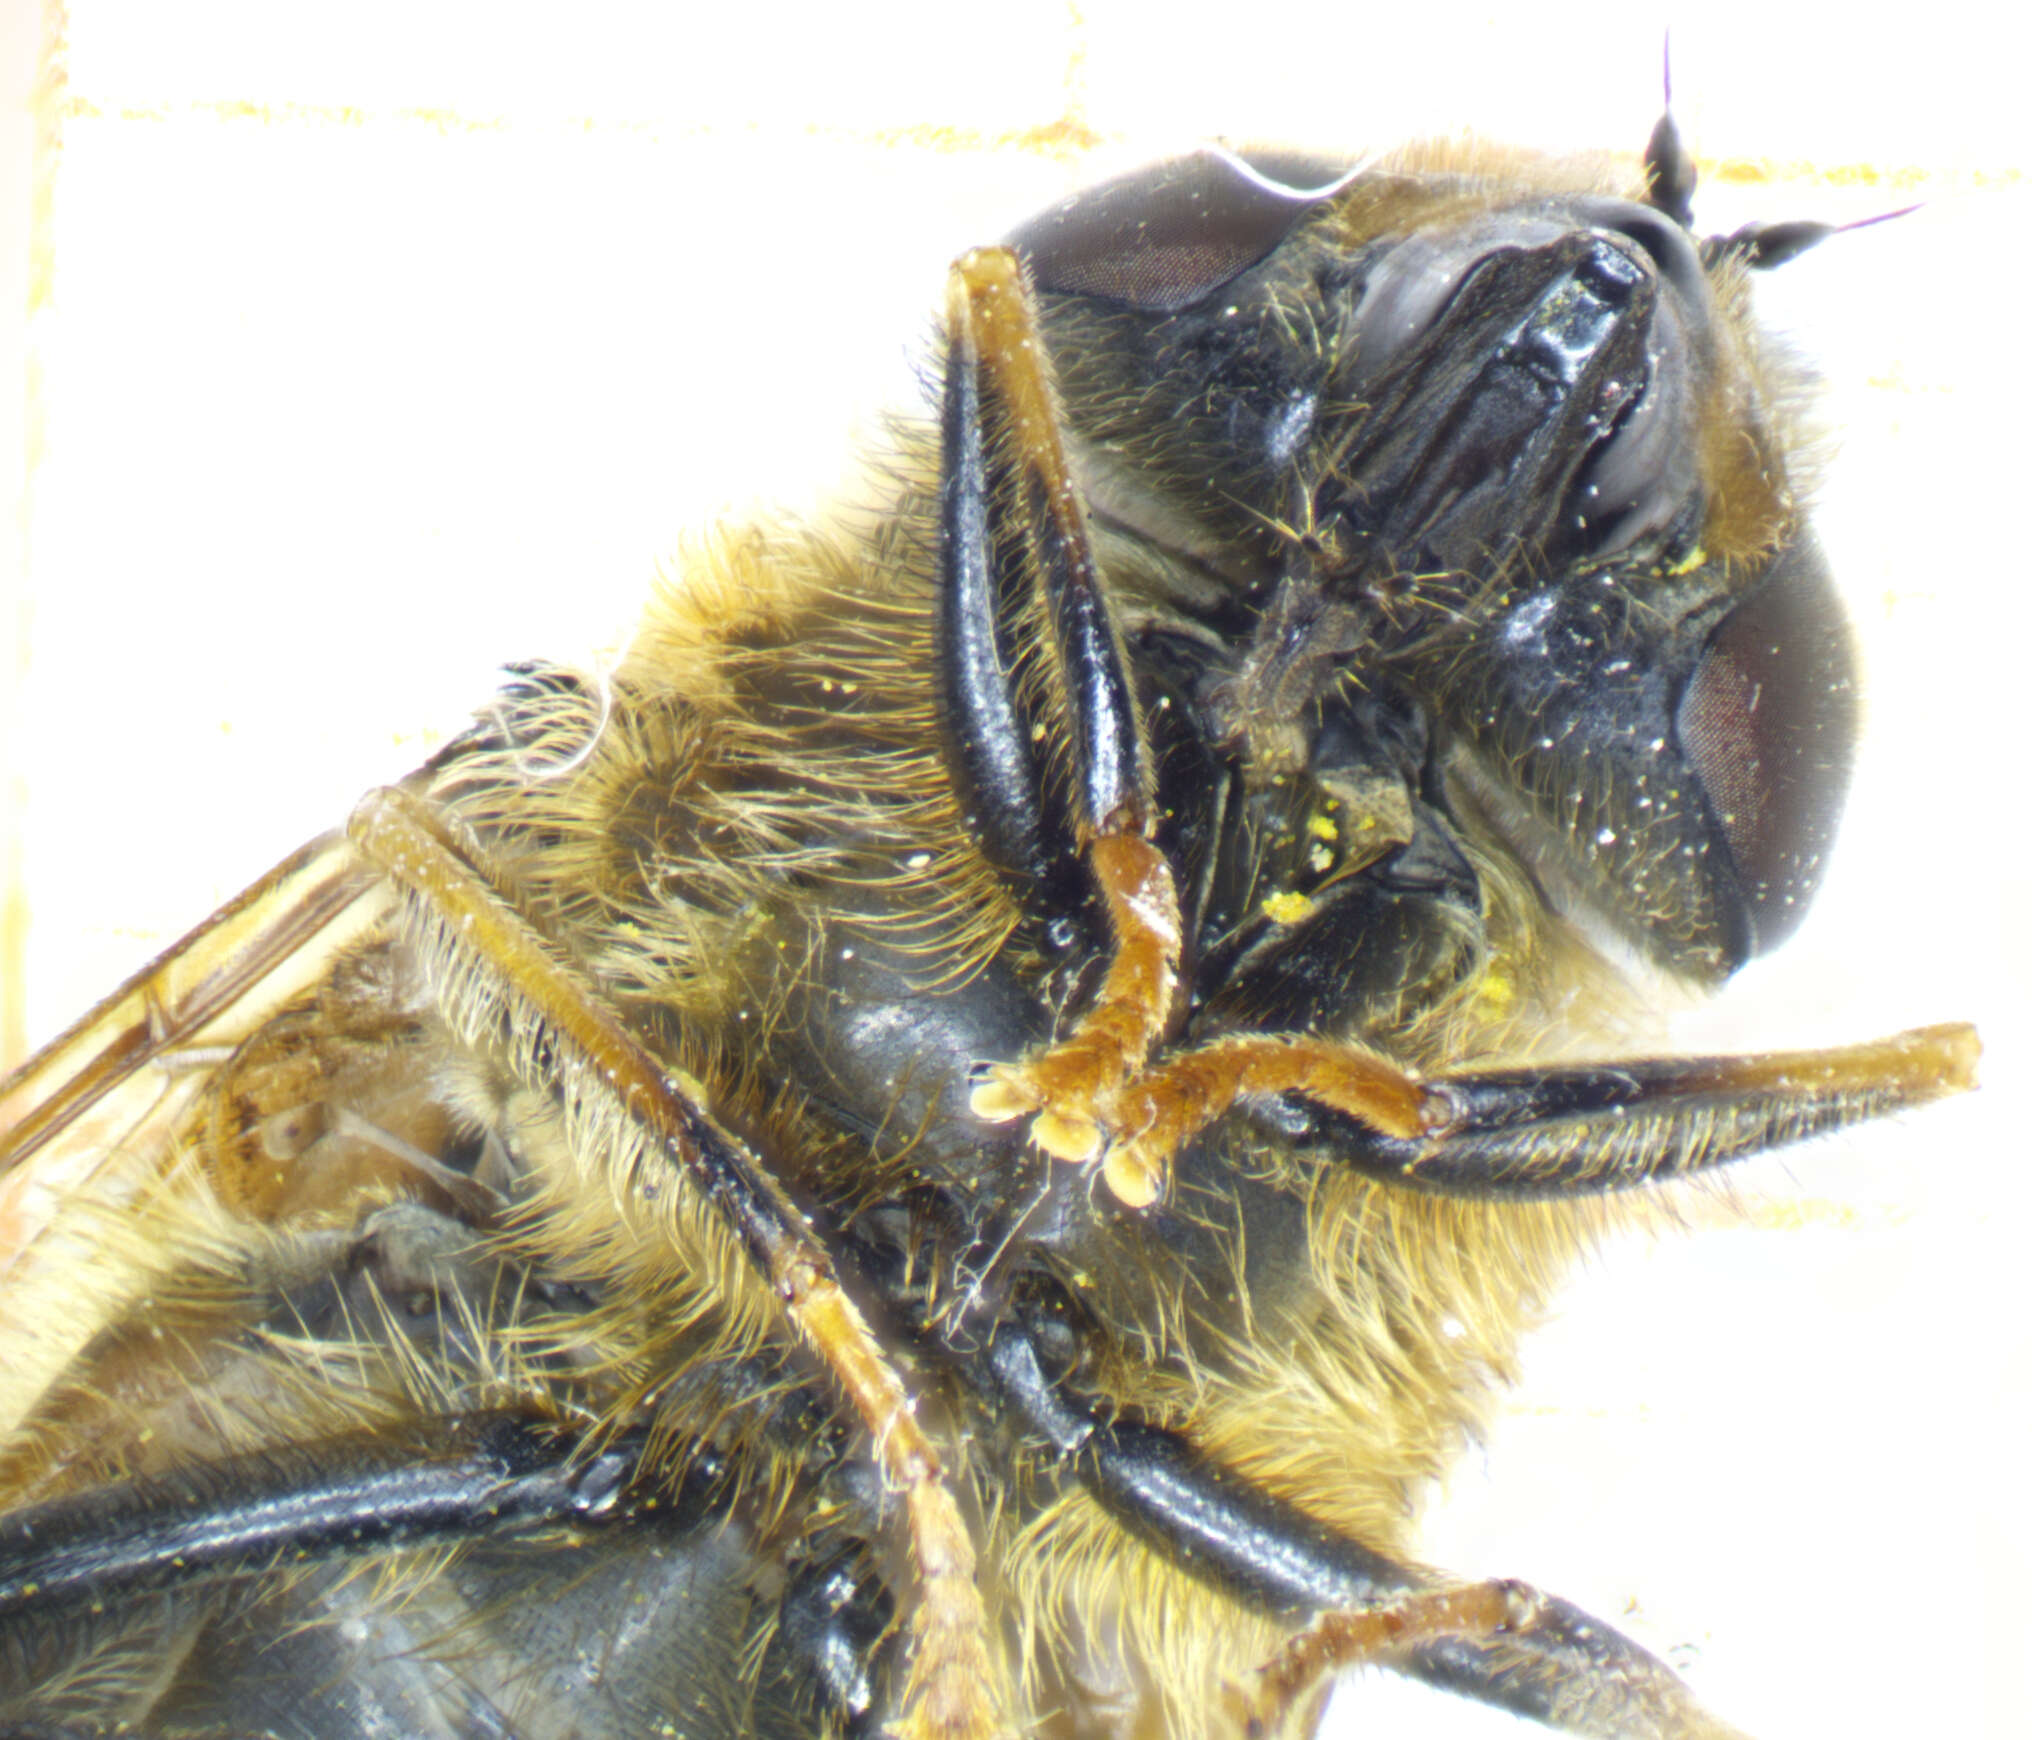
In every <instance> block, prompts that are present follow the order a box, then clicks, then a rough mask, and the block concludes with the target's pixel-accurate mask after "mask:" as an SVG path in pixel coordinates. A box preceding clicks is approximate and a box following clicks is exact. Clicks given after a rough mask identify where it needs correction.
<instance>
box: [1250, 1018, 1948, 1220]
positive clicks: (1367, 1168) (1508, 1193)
mask: <svg viewBox="0 0 2032 1740" xmlns="http://www.w3.org/2000/svg"><path fill="white" fill-rule="evenodd" d="M1979 1049H1980V1048H1979V1047H1978V1045H1977V1042H1976V1038H1975V1034H1974V1032H1973V1031H1972V1030H1971V1029H1969V1028H1967V1027H1963V1026H1958V1025H1946V1026H1941V1027H1927V1028H1919V1029H1915V1030H1914V1031H1913V1032H1910V1033H1901V1034H1897V1035H1895V1036H1893V1037H1892V1038H1889V1039H1881V1040H1874V1041H1871V1042H1869V1043H1867V1044H1863V1045H1854V1046H1846V1047H1842V1048H1841V1049H1839V1050H1830V1051H1819V1052H1789V1053H1776V1054H1771V1055H1766V1056H1745V1057H1692V1058H1652V1059H1642V1060H1634V1061H1631V1062H1627V1063H1612V1064H1594V1065H1586V1066H1581V1067H1575V1068H1567V1069H1548V1070H1533V1069H1520V1070H1501V1071H1495V1070H1492V1071H1485V1072H1477V1073H1475V1074H1471V1075H1467V1074H1464V1075H1455V1076H1438V1077H1434V1078H1433V1079H1432V1080H1430V1081H1428V1082H1427V1083H1426V1084H1425V1090H1426V1094H1427V1098H1428V1104H1427V1108H1426V1111H1425V1120H1426V1125H1427V1129H1426V1133H1424V1134H1422V1135H1419V1136H1413V1137H1398V1136H1389V1135H1385V1134H1383V1133H1381V1132H1379V1131H1377V1130H1375V1129H1374V1128H1372V1127H1370V1126H1369V1125H1367V1124H1365V1123H1363V1122H1362V1121H1361V1120H1359V1119H1358V1118H1355V1117H1352V1116H1350V1115H1349V1114H1347V1113H1346V1112H1343V1111H1337V1110H1335V1109H1333V1108H1332V1107H1328V1106H1324V1105H1321V1104H1319V1103H1317V1102H1315V1101H1312V1100H1310V1099H1305V1098H1302V1097H1301V1096H1299V1095H1296V1094H1286V1095H1282V1096H1280V1097H1279V1099H1278V1102H1277V1111H1278V1113H1280V1114H1281V1115H1282V1118H1281V1127H1282V1128H1283V1129H1284V1130H1285V1131H1286V1133H1287V1134H1289V1135H1290V1136H1291V1137H1292V1138H1293V1139H1294V1140H1296V1141H1299V1142H1301V1143H1306V1144H1311V1145H1318V1146H1323V1147H1325V1148H1327V1149H1329V1150H1330V1151H1331V1152H1332V1153H1333V1155H1334V1156H1335V1158H1336V1159H1338V1160H1340V1161H1342V1162H1344V1163H1345V1164H1347V1165H1349V1166H1352V1167H1354V1168H1355V1169H1356V1170H1358V1171H1361V1172H1365V1173H1368V1174H1369V1175H1371V1176H1372V1177H1375V1178H1379V1179H1382V1180H1384V1181H1386V1182H1388V1183H1392V1184H1409V1185H1414V1186H1417V1187H1419V1188H1421V1189H1426V1190H1434V1191H1439V1192H1441V1193H1443V1194H1445V1195H1450V1196H1481V1197H1496V1198H1504V1199H1509V1200H1530V1199H1534V1198H1546V1197H1564V1196H1588V1195H1596V1194H1599V1193H1602V1192H1605V1191H1611V1190H1623V1189H1627V1188H1629V1187H1631V1186H1633V1185H1640V1184H1651V1183H1656V1182H1659V1181H1661V1180H1664V1179H1668V1178H1674V1177H1678V1176H1680V1175H1681V1174H1684V1173H1689V1172H1696V1171H1700V1170H1702V1169H1704V1168H1706V1167H1710V1166H1718V1165H1722V1164H1724V1163H1726V1162H1728V1161H1731V1160H1740V1159H1743V1158H1745V1157H1746V1156H1748V1155H1752V1154H1761V1153H1764V1152H1766V1151H1767V1150H1769V1149H1772V1148H1779V1147H1784V1146H1786V1145H1787V1144H1790V1143H1793V1142H1798V1141H1802V1140H1804V1139H1805V1138H1806V1137H1808V1136H1813V1135H1818V1134H1820V1133H1821V1132H1823V1131H1827V1130H1833V1129H1839V1128H1841V1127H1843V1126H1845V1125H1848V1124H1854V1123H1860V1122H1863V1121H1864V1120H1866V1119H1870V1118H1878V1117H1882V1116H1884V1115H1885V1114H1886V1113H1887V1112H1890V1111H1894V1110H1897V1109H1899V1108H1902V1107H1904V1106H1909V1105H1917V1104H1920V1103H1922V1102H1924V1101H1926V1100H1931V1099H1937V1098H1939V1097H1941V1096H1942V1095H1944V1094H1949V1093H1956V1092H1960V1091H1961V1090H1962V1089H1964V1088H1966V1087H1969V1086H1971V1085H1973V1082H1974V1078H1975V1065H1976V1060H1977V1056H1978V1054H1979Z"/></svg>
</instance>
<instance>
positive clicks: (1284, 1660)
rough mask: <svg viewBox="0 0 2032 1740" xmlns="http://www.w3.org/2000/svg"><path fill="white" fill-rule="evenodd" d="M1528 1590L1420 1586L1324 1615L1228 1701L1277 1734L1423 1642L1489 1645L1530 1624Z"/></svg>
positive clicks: (1249, 1728)
mask: <svg viewBox="0 0 2032 1740" xmlns="http://www.w3.org/2000/svg"><path fill="white" fill-rule="evenodd" d="M1530 1605H1531V1598H1530V1596H1529V1594H1528V1592H1526V1591H1524V1590H1522V1589H1521V1588H1520V1587H1518V1586H1517V1585H1514V1584H1509V1583H1476V1584H1472V1585H1470V1586H1469V1587H1467V1588H1456V1589H1420V1590H1416V1591H1413V1592H1412V1593H1409V1594H1406V1595H1402V1596H1399V1597H1398V1598H1397V1599H1396V1600H1394V1601H1388V1602H1385V1603H1383V1604H1382V1605H1381V1606H1378V1607H1369V1608H1364V1609H1362V1610H1361V1611H1360V1612H1357V1613H1322V1614H1321V1615H1320V1616H1319V1617H1318V1618H1317V1619H1315V1620H1314V1621H1313V1622H1312V1624H1311V1625H1309V1626H1307V1627H1306V1628H1305V1630H1303V1631H1301V1632H1298V1633H1297V1634H1296V1635H1295V1636H1293V1637H1290V1638H1288V1639H1287V1640H1286V1641H1285V1644H1284V1647H1283V1648H1281V1649H1280V1650H1278V1652H1277V1653H1276V1654H1275V1655H1273V1656H1272V1657H1271V1658H1270V1659H1269V1660H1268V1661H1267V1662H1265V1663H1264V1664H1263V1665H1262V1666H1261V1667H1259V1668H1258V1669H1256V1671H1255V1673H1254V1674H1252V1675H1251V1676H1250V1678H1249V1682H1248V1683H1247V1684H1246V1685H1236V1684H1233V1683H1230V1684H1229V1686H1228V1688H1227V1701H1228V1705H1229V1708H1230V1710H1231V1711H1232V1713H1233V1715H1234V1718H1235V1724H1236V1726H1237V1727H1239V1728H1240V1729H1241V1730H1242V1731H1243V1732H1244V1733H1245V1734H1252V1735H1254V1734H1275V1733H1281V1732H1282V1731H1283V1730H1284V1727H1285V1724H1286V1723H1287V1722H1288V1721H1289V1720H1290V1718H1291V1716H1292V1714H1293V1713H1294V1712H1295V1711H1296V1710H1297V1709H1298V1708H1299V1707H1300V1706H1301V1705H1302V1704H1305V1703H1307V1702H1310V1701H1312V1700H1314V1699H1316V1698H1317V1697H1318V1696H1319V1695H1320V1693H1321V1691H1322V1690H1323V1688H1324V1687H1325V1685H1326V1683H1327V1681H1328V1680H1329V1679H1331V1678H1332V1677H1333V1676H1334V1675H1336V1674H1339V1673H1341V1672H1343V1671H1345V1670H1346V1669H1348V1668H1351V1667H1360V1666H1363V1665H1365V1664H1369V1663H1375V1662H1385V1661H1394V1660H1397V1659H1399V1658H1401V1657H1402V1656H1403V1655H1404V1653H1405V1652H1406V1651H1407V1650H1411V1649H1415V1648H1416V1647H1417V1646H1418V1645H1419V1644H1421V1643H1435V1642H1439V1641H1441V1640H1444V1639H1452V1638H1466V1639H1470V1640H1472V1641H1475V1642H1482V1641H1484V1640H1486V1639H1489V1638H1492V1637H1494V1636H1496V1635H1497V1634H1498V1633H1500V1632H1502V1631H1505V1630H1507V1629H1509V1628H1511V1627H1512V1626H1515V1625H1518V1624H1520V1623H1524V1622H1525V1621H1527V1620H1528V1617H1529V1611H1530Z"/></svg>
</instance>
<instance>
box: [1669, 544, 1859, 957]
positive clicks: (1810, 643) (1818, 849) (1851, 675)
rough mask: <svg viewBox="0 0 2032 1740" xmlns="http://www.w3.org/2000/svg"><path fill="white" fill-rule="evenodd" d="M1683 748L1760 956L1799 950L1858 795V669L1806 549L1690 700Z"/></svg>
mask: <svg viewBox="0 0 2032 1740" xmlns="http://www.w3.org/2000/svg"><path fill="white" fill-rule="evenodd" d="M1677 729H1678V735H1679V743H1680V748H1681V750H1682V751H1683V752H1684V754H1685V756H1686V758H1687V761H1688V762H1689V764H1690V765H1691V766H1692V768H1693V770H1694V771H1695V773H1696V774H1698V775H1699V778H1700V781H1701V785H1702V787H1703V789H1704V791H1705V792H1706V796H1707V802H1708V807H1709V809H1710V811H1711V812H1712V814H1713V816H1714V819H1715V821H1716V823H1717V825H1718V827H1719V829H1720V832H1721V835H1722V838H1723V839H1724V840H1725V841H1726V842H1727V844H1728V849H1729V855H1730V857H1731V859H1732V860H1733V861H1734V865H1735V869H1736V875H1737V880H1738V884H1739V886H1740V888H1741V892H1742V901H1743V908H1744V914H1743V915H1744V917H1745V918H1746V919H1747V921H1748V929H1749V948H1748V950H1747V953H1749V954H1763V953H1766V952H1768V951H1769V950H1771V949H1773V948H1776V947H1777V946H1778V944H1779V943H1781V942H1783V941H1784V940H1785V939H1786V938H1787V937H1789V936H1790V935H1791V934H1792V933H1793V931H1794V930H1796V929H1797V928H1798V926H1799V921H1800V920H1801V919H1802V918H1804V917H1805V915H1806V908H1807V905H1808V903H1809V902H1810V901H1811V900H1812V898H1813V896H1814V893H1815V891H1816V890H1817V889H1818V888H1819V886H1820V879H1821V875H1822V873H1823V871H1824V869H1825V866H1826V862H1827V851H1828V847H1829V846H1830V845H1831V844H1832V843H1833V839H1834V833H1835V828H1836V825H1837V824H1838V823H1839V821H1840V820H1841V810H1842V803H1843V801H1844V799H1845V798H1846V797H1847V795H1848V783H1849V766H1850V763H1851V761H1852V759H1853V757H1854V752H1855V737H1856V684H1855V656H1854V652H1853V650H1852V648H1851V645H1850V640H1849V631H1848V623H1847V621H1846V620H1845V618H1844V617H1843V615H1842V609H1841V604H1840V601H1839V600H1838V599H1837V598H1836V596H1835V591H1834V586H1833V583H1832V581H1831V580H1830V578H1829V575H1828V571H1827V565H1826V563H1825V561H1824V560H1823V559H1822V557H1821V555H1820V552H1819V550H1818V549H1817V548H1816V547H1815V546H1814V545H1813V544H1812V543H1811V542H1810V541H1808V540H1806V539H1804V538H1802V539H1800V540H1798V541H1797V542H1795V543H1794V544H1793V545H1792V547H1790V548H1789V549H1787V550H1786V551H1784V552H1783V553H1782V554H1781V555H1780V556H1779V557H1778V559H1777V560H1776V561H1775V562H1774V563H1773V565H1772V568H1771V571H1770V572H1769V573H1768V574H1767V575H1766V576H1765V578H1764V579H1763V580H1762V581H1761V582H1760V583H1759V584H1758V586H1757V588H1756V590H1755V591H1753V592H1751V593H1750V594H1749V595H1748V596H1747V597H1745V598H1744V599H1743V600H1742V601H1741V602H1740V603H1738V604H1737V605H1736V606H1735V608H1734V609H1732V610H1731V611H1730V612H1729V614H1728V615H1727V616H1726V617H1724V618H1723V619H1722V622H1721V625H1720V626H1719V627H1718V628H1717V629H1716V630H1715V632H1714V634H1713V636H1712V637H1711V638H1710V640H1709V641H1708V644H1707V649H1706V651H1705V652H1703V653H1702V655H1701V658H1700V662H1699V664H1698V665H1696V666H1695V667H1694V671H1693V675H1692V677H1691V678H1690V679H1689V680H1688V682H1687V685H1686V688H1685V690H1684V692H1683V693H1682V695H1681V697H1680V702H1679V712H1678V718H1677Z"/></svg>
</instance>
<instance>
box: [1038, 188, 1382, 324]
mask: <svg viewBox="0 0 2032 1740" xmlns="http://www.w3.org/2000/svg"><path fill="white" fill-rule="evenodd" d="M1311 167H1312V166H1310V165H1300V164H1297V163H1286V162H1282V161H1279V162H1277V163H1274V164H1273V165H1271V168H1273V169H1276V170H1280V171H1286V172H1291V171H1300V172H1302V171H1303V170H1305V169H1309V168H1311ZM1347 181H1348V176H1346V175H1343V176H1341V177H1339V178H1337V179H1333V180H1328V181H1326V183H1325V185H1322V186H1315V187H1311V188H1303V187H1293V186H1288V185H1286V184H1285V183H1284V182H1283V181H1280V180H1278V179H1276V177H1275V175H1273V174H1271V173H1269V172H1267V171H1266V170H1263V169H1257V168H1256V167H1254V166H1253V165H1251V164H1249V163H1246V162H1244V161H1243V160H1242V159H1241V158H1239V157H1237V156H1235V155H1234V154H1233V153H1232V152H1228V151H1222V150H1220V149H1218V148H1215V147H1208V148H1206V149H1204V150H1200V151H1195V152H1194V153H1193V154H1192V155H1191V156H1190V157H1181V158H1177V159H1175V160H1174V161H1172V162H1169V163H1159V164H1154V165H1152V166H1151V167H1149V168H1147V169H1138V170H1132V171H1131V172H1130V173H1129V174H1127V175H1122V176H1117V177H1116V178H1115V179H1114V180H1113V181H1105V182H1103V183H1101V185H1100V186H1099V187H1094V188H1089V189H1088V190H1087V191H1086V192H1085V193H1082V194H1079V195H1076V196H1075V197H1074V198H1072V199H1069V200H1067V201H1065V202H1064V203H1063V204H1062V205H1058V206H1054V207H1053V208H1052V209H1051V210H1050V211H1048V212H1045V213H1044V214H1043V215H1042V216H1040V217H1036V218H1033V219H1031V220H1030V222H1028V223H1027V224H1024V225H1023V226H1022V227H1021V228H1020V229H1017V230H1015V231H1013V232H1011V234H1010V235H1009V237H1008V242H1009V245H1010V246H1011V247H1013V248H1015V249H1016V250H1017V252H1018V253H1020V254H1022V255H1023V256H1024V257H1025V258H1026V259H1027V260H1028V261H1029V262H1030V270H1031V273H1032V275H1033V277H1034V279H1035V281H1036V284H1037V287H1038V289H1040V290H1046V291H1064V292H1068V293H1071V294H1074V295H1080V296H1097V297H1102V298H1104V299H1106V300H1107V301H1110V302H1120V303H1125V304H1127V305H1128V306H1129V307H1131V308H1141V309H1146V310H1148V311H1149V312H1151V313H1153V314H1171V313H1175V312H1176V311H1177V310H1179V309H1181V308H1187V307H1190V306H1191V305H1192V304H1193V303H1195V302H1197V301H1198V300H1199V299H1200V298H1201V297H1202V296H1208V295H1211V294H1212V293H1213V292H1214V291H1215V290H1218V289H1219V288H1220V287H1221V286H1222V285H1223V284H1226V283H1228V282H1229V281H1231V280H1232V279H1234V278H1236V277H1238V276H1240V275H1241V274H1242V273H1243V272H1246V271H1247V270H1248V269H1249V268H1250V267H1251V266H1253V265H1255V264H1256V263H1257V261H1259V260H1261V259H1263V258H1264V257H1265V256H1266V255H1267V254H1269V253H1271V252H1272V251H1273V250H1274V249H1275V248H1276V247H1277V245H1278V244H1279V243H1280V242H1282V241H1283V240H1284V238H1285V237H1286V236H1288V235H1289V234H1290V233H1291V232H1292V230H1293V229H1295V228H1296V227H1297V226H1298V225H1299V224H1300V223H1301V222H1302V221H1303V220H1304V219H1305V218H1306V217H1307V216H1308V215H1310V214H1311V213H1312V212H1313V211H1314V210H1316V209H1317V208H1318V207H1319V206H1320V204H1321V203H1322V202H1323V201H1325V200H1327V199H1329V198H1331V197H1332V196H1333V195H1334V194H1336V193H1338V192H1339V191H1340V190H1341V188H1343V187H1345V186H1346V185H1347Z"/></svg>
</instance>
